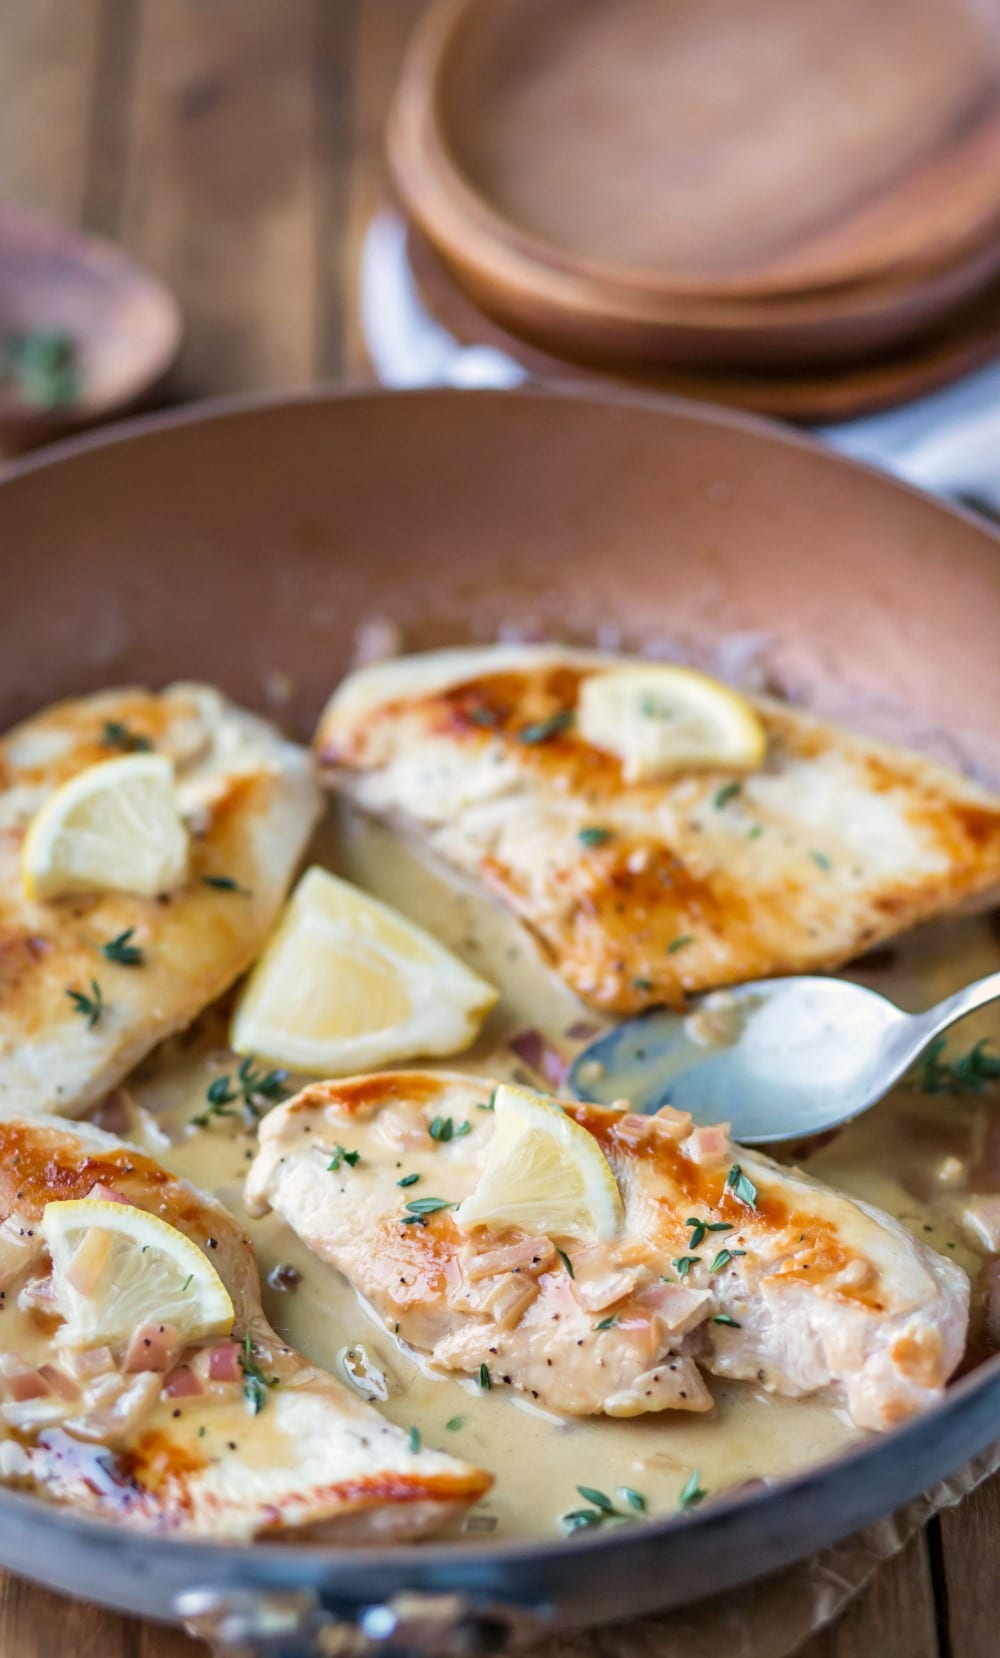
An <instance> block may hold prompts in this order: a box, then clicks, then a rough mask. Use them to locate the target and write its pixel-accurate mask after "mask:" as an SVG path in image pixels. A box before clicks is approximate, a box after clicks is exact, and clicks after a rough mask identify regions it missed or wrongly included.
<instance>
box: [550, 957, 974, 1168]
mask: <svg viewBox="0 0 1000 1658" xmlns="http://www.w3.org/2000/svg"><path fill="white" fill-rule="evenodd" d="M994 1001H1000V973H991V974H989V976H988V977H987V978H985V979H979V980H977V981H976V983H975V984H970V985H967V986H966V988H965V989H964V990H959V991H956V993H955V995H954V996H949V997H947V999H946V1000H945V1001H943V1002H939V1003H938V1005H937V1007H932V1008H929V1009H928V1010H927V1012H926V1013H913V1014H910V1013H903V1012H901V1011H900V1009H899V1008H898V1007H896V1006H895V1005H894V1004H893V1003H892V1002H890V1001H887V1000H886V998H885V997H884V996H879V995H878V993H877V992H876V991H874V990H866V989H865V987H864V986H863V985H859V984H852V983H851V982H850V981H849V980H847V979H832V978H790V979H761V980H759V981H758V982H757V983H756V984H741V985H735V986H733V987H732V988H731V989H728V990H716V991H712V992H711V993H710V994H709V995H708V996H703V997H701V998H700V999H699V1000H698V1001H697V1002H695V1003H694V1004H693V1005H692V1008H691V1011H690V1012H689V1013H687V1014H683V1013H670V1012H667V1011H666V1010H665V1009H658V1008H655V1009H653V1010H652V1011H651V1012H650V1013H644V1014H642V1015H640V1017H639V1018H637V1019H628V1020H626V1021H625V1023H624V1024H621V1025H618V1026H616V1028H615V1029H614V1030H611V1031H607V1032H605V1034H604V1035H603V1036H600V1037H598V1038H597V1040H596V1041H594V1042H591V1043H590V1045H589V1047H587V1048H585V1049H584V1050H583V1052H582V1053H581V1054H579V1055H578V1056H577V1058H576V1060H575V1061H574V1063H573V1066H572V1068H571V1070H570V1074H569V1081H570V1085H571V1087H572V1089H573V1091H574V1093H575V1094H576V1096H577V1098H578V1099H583V1100H592V1101H594V1102H596V1103H598V1104H610V1103H611V1102H612V1101H613V1100H618V1099H627V1100H629V1101H630V1102H631V1104H632V1107H633V1109H634V1110H636V1111H644V1112H652V1111H658V1110H659V1108H660V1106H661V1105H673V1106H676V1107H677V1109H678V1110H680V1111H689V1112H690V1113H691V1115H692V1117H693V1118H694V1120H695V1122H697V1123H703V1124H710V1123H718V1122H728V1123H729V1124H730V1125H731V1134H732V1137H733V1139H734V1140H737V1141H742V1142H743V1143H744V1144H747V1145H759V1144H762V1143H764V1142H766V1141H769V1140H795V1139H799V1138H802V1137H804V1136H806V1135H809V1134H822V1133H823V1132H824V1131H825V1130H826V1129H830V1128H837V1127H838V1126H839V1124H841V1123H845V1122H847V1121H848V1119H849V1118H851V1117H856V1116H858V1115H859V1113H860V1112H862V1111H867V1110H868V1107H869V1106H871V1105H874V1104H875V1102H876V1101H877V1100H880V1099H881V1098H882V1096H883V1094H886V1093H887V1092H888V1090H889V1089H890V1088H891V1087H892V1086H893V1083H896V1082H898V1081H899V1079H900V1078H901V1077H902V1076H904V1075H905V1073H906V1072H907V1071H908V1070H909V1069H910V1066H911V1065H913V1063H914V1061H915V1060H917V1059H919V1057H920V1055H921V1054H922V1053H923V1052H924V1050H925V1049H926V1048H927V1047H928V1045H929V1044H930V1043H931V1042H933V1040H934V1038H935V1037H937V1036H940V1034H941V1032H942V1031H945V1030H947V1029H948V1027H949V1025H953V1024H954V1023H955V1021H956V1019H962V1018H964V1017H965V1015H966V1014H967V1013H972V1012H973V1011H974V1009H976V1008H979V1007H983V1006H985V1005H986V1003H988V1002H994ZM993 1063H995V1062H993Z"/></svg>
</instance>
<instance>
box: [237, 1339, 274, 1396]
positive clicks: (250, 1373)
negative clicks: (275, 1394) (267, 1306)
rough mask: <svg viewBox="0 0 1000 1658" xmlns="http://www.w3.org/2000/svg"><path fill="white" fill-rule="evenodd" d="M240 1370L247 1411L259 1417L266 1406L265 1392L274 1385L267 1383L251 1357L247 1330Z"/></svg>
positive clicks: (251, 1343)
mask: <svg viewBox="0 0 1000 1658" xmlns="http://www.w3.org/2000/svg"><path fill="white" fill-rule="evenodd" d="M240 1368H241V1370H242V1371H243V1397H244V1399H245V1400H246V1402H247V1409H248V1410H249V1412H250V1415H251V1416H259V1415H260V1413H261V1411H262V1410H263V1409H264V1406H265V1405H266V1404H267V1390H268V1388H269V1387H273V1386H274V1383H273V1382H269V1381H268V1379H267V1377H266V1376H265V1375H264V1372H263V1371H262V1370H261V1368H260V1365H259V1364H258V1363H257V1361H256V1360H255V1358H254V1356H253V1342H252V1341H251V1340H250V1332H249V1330H248V1331H247V1333H246V1335H245V1336H244V1338H243V1351H242V1353H241V1354H240Z"/></svg>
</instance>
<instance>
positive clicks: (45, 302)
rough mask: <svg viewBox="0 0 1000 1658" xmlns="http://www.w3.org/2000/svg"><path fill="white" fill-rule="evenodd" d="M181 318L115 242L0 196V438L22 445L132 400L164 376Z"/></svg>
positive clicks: (169, 297)
mask: <svg viewBox="0 0 1000 1658" xmlns="http://www.w3.org/2000/svg"><path fill="white" fill-rule="evenodd" d="M180 338H181V318H180V311H179V309H178V306H177V303H176V301H175V300H174V298H173V296H172V294H171V293H170V292H169V290H168V289H167V288H165V287H164V286H163V284H162V283H161V282H159V281H157V279H156V278H155V277H153V276H152V275H151V274H150V273H149V272H148V271H145V270H143V269H142V268H141V267H140V266H139V265H137V264H136V263H135V262H134V261H133V260H132V259H130V258H129V257H128V255H127V254H126V253H124V252H123V250H122V249H121V248H118V247H115V246H114V244H113V243H110V242H106V241H104V240H102V239H101V238H99V237H94V236H89V235H84V234H83V233H82V232H80V231H77V230H74V229H72V228H71V227H70V226H68V225H62V224H58V223H56V222H54V221H52V220H49V219H46V218H43V217H41V216H40V215H38V214H35V213H33V212H27V211H25V210H24V209H23V208H21V207H15V206H14V205H12V204H10V203H0V442H3V444H4V445H5V446H7V447H10V448H14V449H17V448H26V447H29V446H30V445H32V444H34V443H40V442H43V441H45V440H47V439H49V438H52V437H56V436H59V435H61V434H63V433H65V432H67V431H70V430H73V429H75V428H77V427H80V426H84V425H90V424H93V423H95V422H97V421H101V420H106V419H108V418H109V417H110V416H112V415H115V414H119V413H121V412H122V410H124V409H127V408H130V407H132V406H133V405H135V404H137V403H138V402H140V401H141V400H142V399H143V397H144V396H145V395H146V394H147V393H148V392H149V391H150V390H151V389H152V387H153V386H155V385H156V384H157V382H158V381H160V380H161V379H162V378H163V376H164V375H165V374H166V372H167V369H168V368H169V367H170V365H171V363H172V362H173V360H174V357H175V356H176V354H177V349H178V346H179V344H180Z"/></svg>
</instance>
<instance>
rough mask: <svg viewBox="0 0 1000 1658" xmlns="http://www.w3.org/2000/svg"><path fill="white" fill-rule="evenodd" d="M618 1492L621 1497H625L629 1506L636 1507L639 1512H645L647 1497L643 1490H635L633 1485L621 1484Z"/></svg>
mask: <svg viewBox="0 0 1000 1658" xmlns="http://www.w3.org/2000/svg"><path fill="white" fill-rule="evenodd" d="M618 1494H619V1496H620V1497H623V1498H624V1499H625V1501H626V1502H627V1503H628V1506H629V1508H634V1509H635V1511H636V1513H637V1514H645V1512H646V1499H645V1497H644V1496H643V1494H642V1492H641V1491H635V1490H633V1488H632V1486H631V1485H620V1486H619V1487H618Z"/></svg>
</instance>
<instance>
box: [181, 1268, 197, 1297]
mask: <svg viewBox="0 0 1000 1658" xmlns="http://www.w3.org/2000/svg"><path fill="white" fill-rule="evenodd" d="M193 1277H194V1273H193V1272H189V1273H188V1275H187V1277H186V1278H185V1280H184V1282H183V1284H182V1285H181V1294H182V1295H183V1294H184V1291H185V1290H186V1289H188V1288H189V1286H190V1283H191V1280H192V1278H193Z"/></svg>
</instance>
